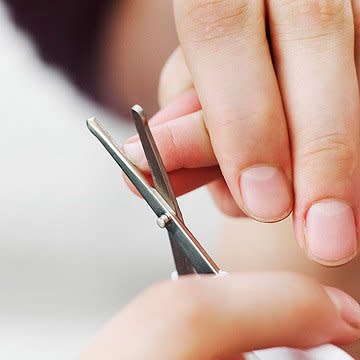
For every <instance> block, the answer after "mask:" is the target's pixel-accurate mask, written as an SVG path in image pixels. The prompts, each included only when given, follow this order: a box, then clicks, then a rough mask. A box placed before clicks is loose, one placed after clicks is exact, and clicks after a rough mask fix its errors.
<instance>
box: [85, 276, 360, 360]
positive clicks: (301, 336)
mask: <svg viewBox="0 0 360 360" xmlns="http://www.w3.org/2000/svg"><path fill="white" fill-rule="evenodd" d="M289 289H291V291H289ZM275 295H276V296H275ZM359 321H360V307H359V305H358V304H357V303H355V302H354V300H352V299H351V298H349V297H348V295H346V294H344V293H342V292H340V291H339V290H336V289H333V288H323V287H322V286H320V285H319V284H318V283H316V282H315V281H313V280H311V279H309V278H306V277H304V276H301V275H297V274H291V273H271V272H268V273H252V274H251V273H247V274H232V275H228V276H222V277H214V276H202V277H197V276H186V277H183V278H181V279H179V280H177V281H167V282H164V283H161V284H157V285H155V286H152V287H151V288H150V289H148V290H146V291H144V292H142V293H141V294H140V295H139V296H137V298H135V299H134V300H133V301H132V302H131V303H130V304H129V305H127V306H126V307H125V308H124V309H123V310H121V311H120V313H119V314H118V315H117V316H116V317H115V318H114V319H113V320H111V321H110V322H109V323H108V324H107V325H105V327H104V328H103V329H102V330H101V331H100V332H99V333H98V334H97V335H96V336H95V339H94V340H93V341H92V343H91V344H90V346H89V347H88V348H87V349H86V350H85V351H84V352H83V354H82V355H81V356H80V358H79V360H115V359H122V360H142V359H145V358H146V359H148V360H152V359H154V360H155V359H156V360H168V359H174V360H199V359H201V360H214V359H217V360H242V359H243V357H242V354H243V353H245V352H249V351H251V350H256V349H262V348H269V347H276V346H288V347H294V348H309V347H312V346H316V345H319V344H323V343H329V342H333V343H347V342H351V341H353V340H354V339H356V338H357V337H358V336H359V335H360V327H359Z"/></svg>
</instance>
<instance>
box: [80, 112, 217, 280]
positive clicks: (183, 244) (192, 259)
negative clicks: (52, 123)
mask: <svg viewBox="0 0 360 360" xmlns="http://www.w3.org/2000/svg"><path fill="white" fill-rule="evenodd" d="M87 126H88V128H89V130H90V131H91V132H92V133H93V134H94V135H95V137H96V138H97V139H98V140H99V141H100V142H101V143H102V145H103V146H104V147H105V149H106V150H107V151H108V152H109V154H110V155H111V156H112V158H113V159H114V160H115V161H116V163H117V164H118V165H119V166H120V168H121V169H122V170H123V171H124V173H125V174H126V176H127V177H128V178H129V180H130V181H131V182H132V183H133V184H134V186H135V187H136V189H137V190H138V191H139V193H140V194H141V195H142V196H143V198H144V199H145V201H146V202H147V203H148V205H149V206H150V207H151V209H152V210H153V211H154V213H155V215H156V216H157V218H160V217H161V216H163V215H165V214H166V216H167V217H168V218H169V221H167V223H166V224H165V228H166V229H167V231H168V233H169V237H170V238H171V239H172V240H173V241H174V242H176V244H177V246H178V247H179V248H180V249H181V252H182V253H183V254H184V255H185V257H186V259H187V261H188V262H189V263H190V264H191V266H192V268H193V269H194V270H195V271H196V272H197V273H199V274H218V273H219V271H220V269H219V267H218V266H217V265H216V263H215V262H214V261H213V260H212V259H211V257H210V256H209V255H208V253H207V252H206V250H205V249H204V248H203V247H202V246H201V244H200V243H199V242H198V241H197V240H196V238H195V237H194V235H193V234H192V233H191V232H190V230H189V229H188V228H187V227H186V226H185V224H184V222H183V220H182V217H179V216H178V215H177V213H176V212H175V211H174V209H173V207H172V206H171V205H169V204H168V202H167V201H166V200H165V199H164V198H163V196H162V195H161V194H160V193H159V192H158V191H157V190H156V189H154V188H153V187H151V186H150V185H149V184H148V182H147V180H146V179H145V177H144V176H143V174H142V173H141V172H140V171H139V170H138V169H137V168H136V167H135V166H134V165H133V164H132V163H131V162H130V161H129V160H128V159H127V158H126V156H125V155H124V154H123V152H122V151H121V149H120V147H119V146H118V145H117V144H116V143H115V141H114V140H113V139H112V138H111V136H110V134H109V133H108V132H107V131H106V130H105V129H104V128H103V127H102V126H101V125H100V123H99V122H98V121H97V120H96V119H95V118H91V119H88V120H87ZM180 249H178V250H179V251H180ZM183 258H184V257H183Z"/></svg>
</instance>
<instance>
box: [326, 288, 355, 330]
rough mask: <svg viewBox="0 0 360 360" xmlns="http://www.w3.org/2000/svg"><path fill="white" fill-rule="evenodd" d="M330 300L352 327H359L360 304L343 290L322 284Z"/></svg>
mask: <svg viewBox="0 0 360 360" xmlns="http://www.w3.org/2000/svg"><path fill="white" fill-rule="evenodd" d="M324 289H325V291H326V293H327V294H328V296H329V298H330V300H331V301H332V302H333V304H334V305H335V306H336V308H337V309H338V311H339V313H340V316H341V317H342V319H343V320H344V321H345V322H346V323H348V324H349V325H351V326H352V327H354V328H357V329H360V305H359V303H358V302H357V301H356V300H355V299H353V298H352V297H351V296H350V295H348V294H346V293H344V292H343V291H341V290H339V289H336V288H333V287H330V286H324Z"/></svg>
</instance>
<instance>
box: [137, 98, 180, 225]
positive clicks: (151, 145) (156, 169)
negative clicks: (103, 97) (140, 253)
mask: <svg viewBox="0 0 360 360" xmlns="http://www.w3.org/2000/svg"><path fill="white" fill-rule="evenodd" d="M131 113H132V116H133V118H134V121H135V126H136V130H137V132H138V134H139V137H140V141H141V143H142V146H143V149H144V152H145V156H146V159H147V161H148V164H149V167H150V171H151V176H152V178H153V181H154V186H155V189H156V190H157V191H158V192H159V193H160V194H161V196H162V197H163V198H164V199H165V200H166V202H167V203H168V204H169V206H170V207H171V208H172V209H173V210H174V213H175V214H176V215H177V216H178V218H180V219H182V214H181V211H180V208H179V204H178V202H177V200H176V197H175V194H174V190H173V188H172V186H171V183H170V180H169V177H168V175H167V173H166V169H165V166H164V163H163V161H162V159H161V156H160V153H159V150H158V148H157V146H156V143H155V140H154V138H153V136H152V134H151V131H150V128H149V124H148V121H147V118H146V115H145V112H144V110H143V109H142V107H141V106H139V105H134V106H133V107H132V109H131Z"/></svg>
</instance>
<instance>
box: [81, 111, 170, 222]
mask: <svg viewBox="0 0 360 360" xmlns="http://www.w3.org/2000/svg"><path fill="white" fill-rule="evenodd" d="M86 124H87V127H88V128H89V130H90V131H91V133H92V134H93V135H95V137H96V138H97V139H98V140H99V141H100V142H101V144H102V145H103V146H104V148H105V149H106V150H107V151H108V153H109V154H110V155H111V156H112V158H113V159H114V160H115V161H116V162H117V164H118V165H119V166H120V168H121V169H122V171H123V172H124V173H125V175H126V176H127V177H128V178H129V180H130V181H131V182H132V183H133V185H134V186H135V188H136V189H137V190H138V191H139V193H140V194H141V195H142V197H143V198H144V199H145V201H146V202H147V203H148V204H149V206H150V207H151V208H152V210H153V211H154V213H155V214H156V215H157V216H161V215H163V214H164V212H166V211H167V210H166V208H165V205H164V204H163V201H160V200H159V198H158V197H157V196H156V194H155V191H154V190H153V188H152V187H151V186H150V185H149V184H148V182H147V180H146V179H145V177H144V175H143V174H142V173H141V172H140V171H139V170H138V169H137V168H136V167H135V166H134V165H133V164H132V163H131V162H130V161H129V160H128V159H127V158H126V156H125V155H124V154H123V152H122V151H121V149H120V147H119V146H118V145H117V144H116V143H115V141H114V140H113V138H112V137H111V135H110V134H109V133H108V132H107V131H106V130H105V129H104V128H103V127H102V126H101V124H100V123H99V122H98V121H97V120H96V119H95V118H90V119H88V120H87V122H86Z"/></svg>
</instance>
